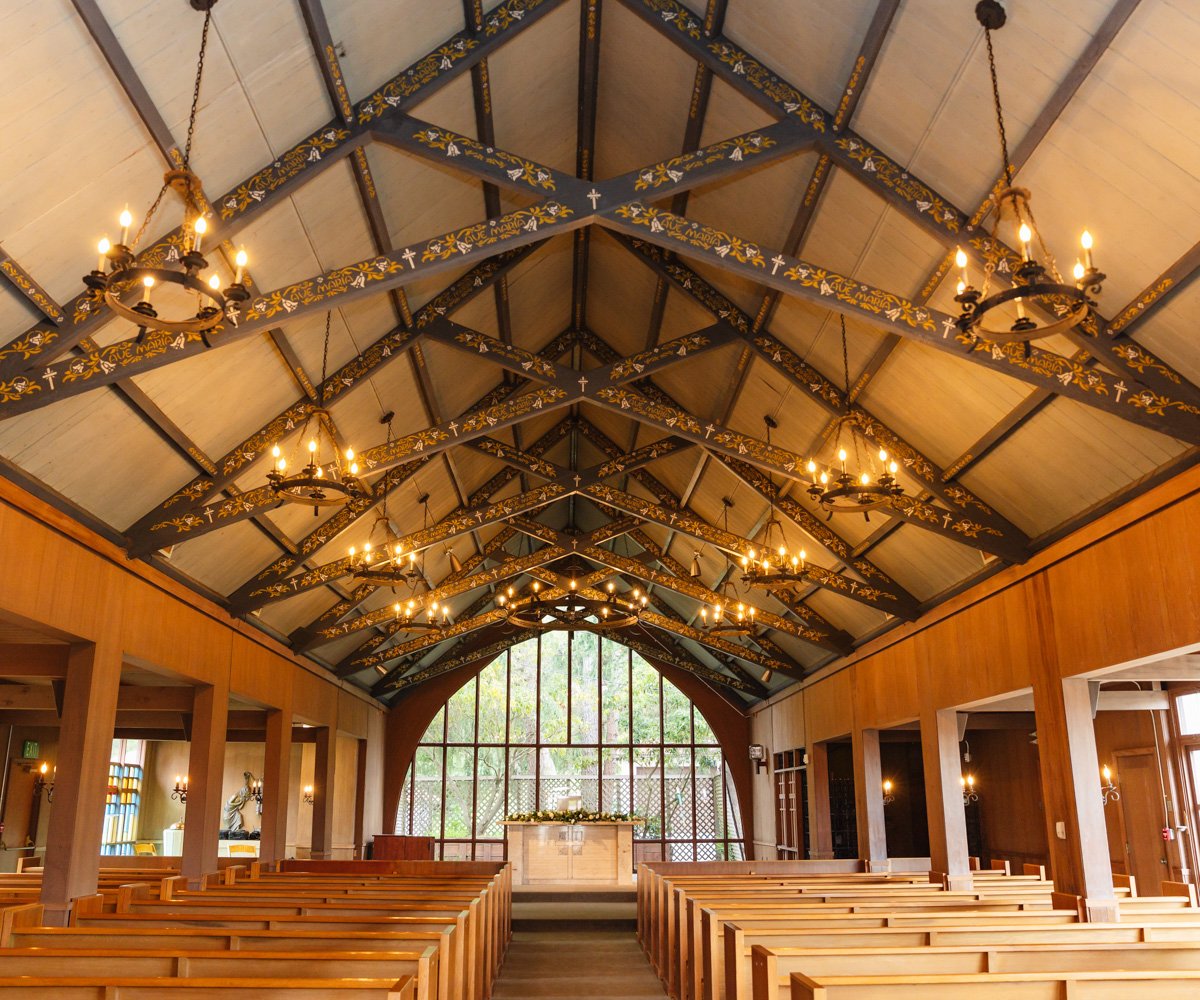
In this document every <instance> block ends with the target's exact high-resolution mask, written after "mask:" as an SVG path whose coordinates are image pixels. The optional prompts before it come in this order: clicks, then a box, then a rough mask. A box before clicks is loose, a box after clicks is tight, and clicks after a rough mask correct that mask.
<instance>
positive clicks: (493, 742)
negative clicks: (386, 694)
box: [396, 632, 745, 862]
mask: <svg viewBox="0 0 1200 1000" xmlns="http://www.w3.org/2000/svg"><path fill="white" fill-rule="evenodd" d="M403 763H404V766H405V767H406V774H405V779H404V785H403V788H402V790H401V794H400V802H399V809H398V812H397V817H396V830H397V832H399V833H407V834H412V835H416V836H430V837H433V838H434V839H435V841H436V848H435V855H436V856H437V857H441V858H446V859H450V858H464V859H469V858H474V859H476V860H483V859H499V858H502V857H503V856H504V830H503V827H502V826H501V823H502V822H503V820H504V819H505V817H506V816H507V815H509V814H511V813H516V812H526V811H531V810H535V809H548V808H557V807H558V805H559V803H560V800H561V799H563V798H565V797H568V796H575V795H578V796H580V797H581V798H582V800H583V805H584V808H588V809H599V810H604V811H607V812H614V813H631V814H635V815H637V816H639V817H642V818H644V819H645V820H646V823H645V825H644V826H641V827H638V828H637V830H636V831H635V838H636V839H635V845H634V860H635V862H638V861H650V860H677V861H684V860H686V861H692V860H700V861H706V860H720V859H741V858H743V857H744V856H745V855H744V847H743V843H744V842H743V831H742V823H741V815H740V812H739V809H738V801H737V796H736V793H735V791H734V788H733V784H732V782H731V780H730V777H729V771H728V769H727V767H726V761H725V753H724V751H723V749H722V747H721V745H720V742H719V740H718V738H717V736H716V735H715V734H714V732H713V728H712V726H711V725H710V724H709V722H708V720H707V719H706V718H705V717H704V715H703V714H702V713H701V712H700V710H699V709H697V708H696V706H695V705H694V704H693V703H692V701H691V700H689V699H688V697H687V696H686V695H685V694H684V693H683V692H682V691H681V690H680V689H679V687H677V686H676V685H675V684H673V683H672V682H671V681H670V680H668V679H667V678H666V677H664V676H663V675H662V674H661V673H660V672H659V671H658V670H656V669H655V668H654V667H653V666H651V665H650V663H648V662H647V661H646V660H645V659H643V658H642V657H641V656H640V655H638V654H637V653H635V652H633V651H632V650H630V649H628V648H627V647H625V646H623V645H621V644H620V643H618V642H614V641H612V640H610V639H608V638H604V637H600V636H597V635H595V634H593V633H590V632H546V633H544V634H543V635H541V636H539V637H537V638H534V639H529V640H527V641H525V642H522V643H519V644H517V645H514V646H512V647H511V648H510V649H508V650H507V651H505V652H504V653H502V654H501V655H500V656H498V657H497V658H496V659H495V660H493V661H492V662H491V663H489V664H488V665H487V666H486V667H484V668H483V669H482V670H481V671H479V672H478V673H477V674H475V675H474V676H469V677H468V679H467V680H465V682H464V683H463V684H462V685H461V686H460V687H459V688H458V689H457V690H456V691H455V692H454V693H453V694H452V695H451V696H450V698H449V700H448V701H447V702H446V703H445V704H444V705H443V706H441V707H440V708H439V709H438V710H437V712H436V714H435V715H434V716H433V719H432V721H431V722H430V723H429V724H428V726H427V727H426V729H425V731H424V734H423V735H422V737H421V739H420V741H419V743H418V744H417V746H416V749H415V752H414V754H413V758H412V759H411V760H410V761H407V762H403Z"/></svg>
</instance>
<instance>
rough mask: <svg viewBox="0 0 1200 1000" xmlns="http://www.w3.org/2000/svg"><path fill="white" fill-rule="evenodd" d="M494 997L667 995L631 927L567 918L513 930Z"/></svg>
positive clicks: (614, 999) (550, 999) (567, 999)
mask: <svg viewBox="0 0 1200 1000" xmlns="http://www.w3.org/2000/svg"><path fill="white" fill-rule="evenodd" d="M493 996H494V997H495V1000H516V998H521V997H537V998H539V1000H578V998H581V997H605V998H606V1000H626V998H629V1000H632V998H634V997H637V998H646V997H652V998H654V1000H660V998H664V997H666V993H664V992H663V989H662V986H661V984H660V983H659V981H658V977H657V976H655V975H654V972H653V970H652V969H651V968H650V963H649V962H648V961H647V960H646V956H645V955H644V954H643V953H642V949H641V946H640V945H639V944H638V942H637V937H636V935H635V934H634V932H633V930H632V928H630V929H625V928H621V929H612V928H611V926H610V925H606V924H604V923H600V922H597V923H594V924H593V925H592V926H590V927H589V926H588V923H587V922H585V921H571V922H569V923H567V922H564V923H561V924H560V925H559V926H557V927H554V928H551V929H545V930H543V929H540V926H539V929H536V930H535V929H522V928H521V927H520V926H519V925H518V926H517V927H516V928H515V929H514V931H513V939H512V944H511V945H510V946H509V950H508V956H507V958H506V959H505V961H504V967H503V968H502V969H501V970H500V977H499V979H497V981H496V989H495V993H494V994H493Z"/></svg>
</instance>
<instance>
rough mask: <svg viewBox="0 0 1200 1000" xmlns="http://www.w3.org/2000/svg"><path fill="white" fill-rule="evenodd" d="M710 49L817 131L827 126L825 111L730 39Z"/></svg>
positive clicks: (756, 88)
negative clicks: (737, 46)
mask: <svg viewBox="0 0 1200 1000" xmlns="http://www.w3.org/2000/svg"><path fill="white" fill-rule="evenodd" d="M707 47H708V50H709V51H710V52H712V53H713V54H714V55H715V56H716V57H717V59H719V60H720V61H721V62H723V63H724V64H725V65H726V66H728V67H729V68H730V69H731V70H733V73H734V75H735V76H740V77H743V78H744V79H745V80H746V82H747V83H749V84H750V85H751V86H752V87H753V88H754V89H755V90H757V91H759V93H761V94H765V95H766V96H767V97H769V98H770V99H771V100H772V101H774V102H775V103H776V104H778V105H779V106H780V107H781V108H782V109H783V110H784V111H786V112H787V113H788V114H789V115H791V116H792V117H794V118H798V119H800V121H802V122H804V124H805V125H807V126H808V127H809V128H811V129H812V130H813V131H814V132H824V131H825V130H826V128H827V124H826V121H825V112H824V111H822V110H821V109H820V108H818V107H817V106H816V105H815V104H813V102H812V101H810V100H809V99H808V98H807V97H805V96H804V95H803V94H802V93H800V91H798V90H797V89H796V88H795V87H793V86H792V85H791V84H789V83H785V82H784V81H783V80H781V79H779V77H777V76H776V75H775V74H774V73H772V72H771V71H770V70H769V69H767V67H766V66H764V65H763V64H762V63H760V62H759V61H758V60H757V59H755V58H754V57H753V56H752V55H750V54H749V53H747V52H744V51H742V50H741V49H739V48H736V47H735V46H733V45H730V44H729V42H727V41H711V42H708V43H707Z"/></svg>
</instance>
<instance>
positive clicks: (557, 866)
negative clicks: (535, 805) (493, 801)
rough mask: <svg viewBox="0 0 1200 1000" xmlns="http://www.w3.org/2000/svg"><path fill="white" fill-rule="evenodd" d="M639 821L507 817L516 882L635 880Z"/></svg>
mask: <svg viewBox="0 0 1200 1000" xmlns="http://www.w3.org/2000/svg"><path fill="white" fill-rule="evenodd" d="M635 825H637V824H635V823H633V822H631V821H622V822H609V823H505V824H504V826H505V839H506V840H507V843H508V861H509V864H511V865H512V873H513V884H514V885H546V884H549V883H552V882H578V883H582V884H587V885H632V884H633V828H634V826H635Z"/></svg>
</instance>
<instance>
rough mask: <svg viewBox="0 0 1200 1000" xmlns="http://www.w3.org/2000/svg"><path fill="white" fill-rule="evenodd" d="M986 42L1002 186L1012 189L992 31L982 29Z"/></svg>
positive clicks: (1010, 166) (1006, 135)
mask: <svg viewBox="0 0 1200 1000" xmlns="http://www.w3.org/2000/svg"><path fill="white" fill-rule="evenodd" d="M983 35H984V39H985V40H986V41H987V54H988V71H989V72H990V73H991V74H992V102H993V103H994V104H995V106H996V127H997V130H998V131H999V133H1000V155H1001V156H1003V158H1004V186H1005V187H1012V182H1013V173H1014V171H1013V165H1012V162H1011V161H1010V160H1009V158H1008V133H1007V132H1006V131H1005V130H1004V109H1003V107H1001V105H1000V83H999V80H998V79H997V76H996V51H995V49H993V48H992V29H991V28H984V29H983Z"/></svg>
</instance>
